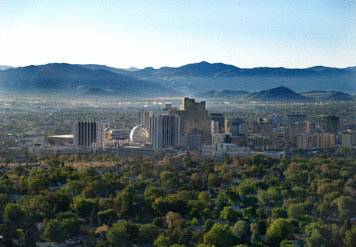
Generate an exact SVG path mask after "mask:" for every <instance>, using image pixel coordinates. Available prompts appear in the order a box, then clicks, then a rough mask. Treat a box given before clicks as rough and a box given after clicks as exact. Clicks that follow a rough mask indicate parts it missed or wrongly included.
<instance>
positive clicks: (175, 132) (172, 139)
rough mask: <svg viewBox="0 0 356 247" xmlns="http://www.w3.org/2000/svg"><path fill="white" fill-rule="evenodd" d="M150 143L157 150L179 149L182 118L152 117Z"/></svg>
mask: <svg viewBox="0 0 356 247" xmlns="http://www.w3.org/2000/svg"><path fill="white" fill-rule="evenodd" d="M149 125H150V131H149V133H150V134H149V136H150V142H151V144H152V146H153V149H155V150H162V149H167V148H177V147H178V146H179V137H180V118H179V116H178V115H177V114H170V113H168V114H155V115H151V116H150V124H149Z"/></svg>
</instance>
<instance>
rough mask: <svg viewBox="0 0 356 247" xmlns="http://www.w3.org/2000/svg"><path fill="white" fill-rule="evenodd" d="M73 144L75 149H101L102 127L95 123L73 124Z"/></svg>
mask: <svg viewBox="0 0 356 247" xmlns="http://www.w3.org/2000/svg"><path fill="white" fill-rule="evenodd" d="M74 144H75V145H76V146H77V147H91V148H102V147H103V126H102V124H100V123H97V122H85V121H79V122H76V123H75V124H74Z"/></svg>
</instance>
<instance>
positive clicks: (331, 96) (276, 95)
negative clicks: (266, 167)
mask: <svg viewBox="0 0 356 247" xmlns="http://www.w3.org/2000/svg"><path fill="white" fill-rule="evenodd" d="M195 96H196V97H199V98H204V99H212V98H220V99H222V100H223V99H228V98H230V99H236V100H241V101H257V102H311V101H314V102H326V101H351V100H353V98H352V96H351V95H350V94H346V93H343V92H336V91H311V92H303V93H296V92H294V91H293V90H291V89H289V88H287V87H284V86H279V87H276V88H272V89H268V90H262V91H259V92H247V91H229V90H222V91H214V90H210V91H208V92H206V93H200V94H196V95H195Z"/></svg>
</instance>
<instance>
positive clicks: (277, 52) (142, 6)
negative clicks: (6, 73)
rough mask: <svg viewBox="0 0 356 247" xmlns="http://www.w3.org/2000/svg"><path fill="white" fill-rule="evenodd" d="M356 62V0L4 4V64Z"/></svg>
mask: <svg viewBox="0 0 356 247" xmlns="http://www.w3.org/2000/svg"><path fill="white" fill-rule="evenodd" d="M199 61H208V62H224V63H228V64H234V65H236V66H239V67H259V66H271V67H281V66H283V67H293V68H296V67H298V68H300V67H309V66H314V65H325V66H334V67H347V66H355V65H356V0H294V1H292V0H270V1H265V0H232V1H228V0H204V1H203V0H202V1H198V0H175V1H173V0H172V1H164V0H150V1H144V0H142V1H136V0H130V1H121V0H115V1H110V0H97V1H94V0H86V1H84V0H60V1H59V0H48V1H47V0H32V1H31V0H26V1H25V0H23V1H21V0H0V64H1V65H10V66H26V65H30V64H45V63H51V62H66V63H81V64H88V63H95V64H106V65H109V66H113V67H121V68H128V67H138V68H143V67H146V66H152V67H161V66H180V65H183V64H187V63H194V62H199Z"/></svg>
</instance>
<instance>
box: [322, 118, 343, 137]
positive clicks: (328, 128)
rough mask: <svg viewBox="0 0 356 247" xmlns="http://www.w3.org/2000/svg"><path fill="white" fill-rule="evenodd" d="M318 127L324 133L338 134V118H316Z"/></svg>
mask: <svg viewBox="0 0 356 247" xmlns="http://www.w3.org/2000/svg"><path fill="white" fill-rule="evenodd" d="M318 120H319V127H320V129H321V131H323V132H325V133H333V134H337V133H338V132H339V118H338V117H335V116H326V115H320V116H318Z"/></svg>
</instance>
